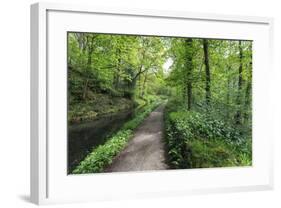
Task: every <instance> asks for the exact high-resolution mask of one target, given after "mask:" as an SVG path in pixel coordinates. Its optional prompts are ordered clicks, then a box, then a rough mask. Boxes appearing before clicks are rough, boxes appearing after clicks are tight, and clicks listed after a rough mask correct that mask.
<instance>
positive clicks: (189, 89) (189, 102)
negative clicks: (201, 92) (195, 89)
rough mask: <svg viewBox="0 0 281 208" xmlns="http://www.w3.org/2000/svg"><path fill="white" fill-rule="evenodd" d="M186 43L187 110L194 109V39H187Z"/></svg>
mask: <svg viewBox="0 0 281 208" xmlns="http://www.w3.org/2000/svg"><path fill="white" fill-rule="evenodd" d="M185 43H186V95H187V109H188V110H191V108H192V69H193V64H192V56H193V54H192V38H187V39H186V40H185Z"/></svg>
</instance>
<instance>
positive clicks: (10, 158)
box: [0, 0, 281, 208]
mask: <svg viewBox="0 0 281 208" xmlns="http://www.w3.org/2000/svg"><path fill="white" fill-rule="evenodd" d="M34 2H35V1H31V0H6V1H1V3H2V4H1V6H0V28H1V32H0V63H1V64H0V70H1V71H0V72H1V73H0V135H1V136H0V207H5V208H9V207H19V208H25V207H33V206H34V205H32V204H30V203H29V201H28V200H29V199H28V198H29V113H30V110H29V95H30V94H29V73H30V70H29V67H30V63H29V59H30V57H29V44H30V40H29V25H30V24H29V5H30V4H31V3H34ZM56 2H72V3H81V4H82V3H85V4H95V5H99V6H110V7H125V8H140V9H142V8H143V9H160V10H161V9H162V10H186V11H191V12H208V13H222V14H234V15H250V16H270V17H274V18H275V28H274V36H275V38H274V52H275V63H274V74H272V86H271V98H272V99H273V101H274V102H273V103H274V105H273V106H272V107H271V109H272V113H273V115H274V124H272V125H274V129H275V130H274V137H275V138H274V139H275V158H274V159H275V171H274V172H275V190H274V191H265V192H249V193H232V194H209V195H194V196H186V197H170V198H157V199H145V200H129V201H115V202H102V203H97V204H89V203H88V204H73V205H59V206H53V207H79V208H80V207H93V206H96V207H114V208H115V207H122V208H127V207H128V208H131V207H134V208H135V207H136V208H140V207H164V208H165V207H216V208H220V207H224V208H225V207H228V208H231V207H235V208H237V207H271V208H274V207H281V200H280V197H281V180H280V176H281V151H280V147H281V142H280V140H281V110H280V109H281V99H280V97H281V93H280V91H281V73H280V70H281V62H280V55H281V49H280V48H281V40H280V39H281V12H280V9H281V5H279V2H280V1H278V0H259V1H258V0H212V1H210V0H166V1H165V0H80V1H78V0H76V1H74V0H69V1H66V0H64V1H61V0H57V1H56ZM264 70H267V69H264Z"/></svg>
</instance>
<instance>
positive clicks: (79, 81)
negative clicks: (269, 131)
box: [67, 32, 253, 174]
mask: <svg viewBox="0 0 281 208" xmlns="http://www.w3.org/2000/svg"><path fill="white" fill-rule="evenodd" d="M252 44H253V41H251V40H227V39H208V38H194V37H161V36H146V35H126V34H101V33H85V32H68V33H67V86H68V89H67V90H68V91H67V93H68V99H67V124H68V127H67V145H68V147H67V163H68V164H67V167H68V174H91V173H111V172H130V171H134V172H137V171H157V170H175V169H195V168H196V169H197V168H225V167H242V166H252Z"/></svg>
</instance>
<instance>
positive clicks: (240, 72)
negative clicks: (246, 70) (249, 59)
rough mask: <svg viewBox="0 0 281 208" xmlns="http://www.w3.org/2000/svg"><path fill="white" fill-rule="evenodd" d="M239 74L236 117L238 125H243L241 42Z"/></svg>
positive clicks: (240, 47)
mask: <svg viewBox="0 0 281 208" xmlns="http://www.w3.org/2000/svg"><path fill="white" fill-rule="evenodd" d="M239 61H240V64H239V73H238V91H237V106H238V109H237V112H236V115H235V122H236V124H237V125H240V124H241V123H242V121H241V93H242V92H241V91H242V85H243V76H242V73H243V50H242V44H241V41H239Z"/></svg>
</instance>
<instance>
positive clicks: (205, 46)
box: [203, 39, 211, 106]
mask: <svg viewBox="0 0 281 208" xmlns="http://www.w3.org/2000/svg"><path fill="white" fill-rule="evenodd" d="M203 49H204V57H205V58H204V63H205V73H206V86H205V90H206V104H207V106H209V105H210V102H211V73H210V64H209V43H208V40H206V39H203Z"/></svg>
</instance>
